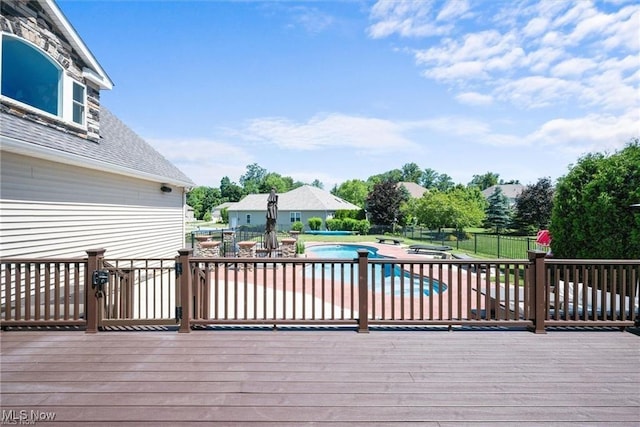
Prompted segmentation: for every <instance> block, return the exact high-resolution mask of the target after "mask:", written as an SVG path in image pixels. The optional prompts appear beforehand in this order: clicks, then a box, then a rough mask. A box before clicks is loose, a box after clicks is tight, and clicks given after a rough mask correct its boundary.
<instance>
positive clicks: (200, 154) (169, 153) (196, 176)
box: [146, 138, 255, 187]
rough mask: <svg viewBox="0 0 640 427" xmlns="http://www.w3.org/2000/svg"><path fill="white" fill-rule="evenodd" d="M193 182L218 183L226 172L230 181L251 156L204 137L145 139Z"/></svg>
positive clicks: (200, 183) (251, 158)
mask: <svg viewBox="0 0 640 427" xmlns="http://www.w3.org/2000/svg"><path fill="white" fill-rule="evenodd" d="M146 140H147V141H148V142H149V143H150V144H151V145H152V146H153V147H154V148H156V149H157V150H158V151H159V152H160V153H161V154H162V155H163V156H165V157H166V158H167V159H168V160H169V161H171V163H173V164H174V165H175V166H176V167H178V168H179V169H180V170H181V171H183V172H184V173H185V174H186V175H187V176H188V177H189V178H191V179H192V180H193V181H194V182H195V183H196V185H208V186H212V187H218V186H219V185H220V180H221V179H222V178H223V177H224V176H228V177H229V178H230V179H231V180H232V181H237V179H238V178H239V177H240V175H242V174H243V173H244V172H245V166H246V165H248V164H251V163H254V162H255V159H254V157H253V156H252V155H251V154H250V153H249V152H247V151H245V150H244V149H242V148H240V147H238V146H237V145H236V144H230V143H224V142H219V141H216V140H208V139H153V138H147V139H146Z"/></svg>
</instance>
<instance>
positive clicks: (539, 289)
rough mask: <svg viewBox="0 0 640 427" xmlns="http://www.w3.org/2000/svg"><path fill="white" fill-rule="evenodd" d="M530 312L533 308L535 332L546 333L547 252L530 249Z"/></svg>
mask: <svg viewBox="0 0 640 427" xmlns="http://www.w3.org/2000/svg"><path fill="white" fill-rule="evenodd" d="M528 255H529V261H531V262H532V265H531V266H530V267H529V269H530V270H529V272H530V273H529V295H528V296H529V313H531V311H532V310H533V316H534V317H533V332H535V333H536V334H546V333H547V331H546V330H545V326H544V324H545V320H546V310H547V284H546V282H545V267H544V257H545V253H544V252H540V251H529V252H528Z"/></svg>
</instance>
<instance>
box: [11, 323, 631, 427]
mask: <svg viewBox="0 0 640 427" xmlns="http://www.w3.org/2000/svg"><path fill="white" fill-rule="evenodd" d="M0 344H1V352H2V364H1V365H0V374H1V378H2V382H1V388H0V391H1V395H0V401H1V403H2V409H3V417H5V420H4V421H7V422H8V421H9V419H7V418H6V417H9V416H12V415H14V416H16V417H19V416H20V414H22V413H25V414H32V413H35V414H38V415H44V416H46V414H47V413H53V414H55V419H54V420H53V421H47V422H44V421H43V422H39V423H37V424H36V425H42V426H70V425H71V426H73V425H77V426H110V425H114V424H116V423H117V425H123V426H139V425H149V426H151V425H153V426H180V425H195V424H198V423H199V424H200V425H208V426H245V425H247V426H273V427H275V426H278V427H281V426H285V427H286V426H304V425H322V426H349V427H356V426H400V425H402V426H427V427H429V426H434V427H435V426H438V427H446V426H461V425H463V426H505V427H506V426H515V425H517V426H525V427H526V426H536V427H538V426H565V425H566V426H569V425H571V426H577V425H580V426H585V425H593V426H596V425H597V426H600V425H606V426H637V425H639V424H640V393H638V385H639V384H640V364H639V363H638V360H639V357H640V337H638V336H636V335H634V334H632V333H630V332H619V331H617V330H608V331H577V330H574V331H550V332H549V333H548V334H546V335H536V334H532V333H530V332H525V331H503V330H473V331H470V330H465V329H454V330H453V331H444V330H438V329H430V330H426V329H425V330H398V329H395V330H391V329H377V330H376V329H374V330H372V331H371V333H369V334H358V333H356V332H354V331H353V330H340V329H337V328H326V329H305V328H289V329H287V328H284V329H279V330H277V331H272V330H269V329H262V330H258V329H255V328H253V329H252V328H247V329H231V328H228V329H217V330H201V331H192V332H191V333H189V334H180V333H177V332H176V331H175V330H165V331H160V330H154V331H143V330H137V331H130V332H127V331H119V332H100V333H98V334H85V333H84V332H82V331H71V330H59V331H55V330H51V331H8V332H2V333H0ZM21 411H25V412H21ZM32 411H34V412H32Z"/></svg>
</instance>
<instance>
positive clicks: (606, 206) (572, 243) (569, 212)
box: [549, 138, 640, 259]
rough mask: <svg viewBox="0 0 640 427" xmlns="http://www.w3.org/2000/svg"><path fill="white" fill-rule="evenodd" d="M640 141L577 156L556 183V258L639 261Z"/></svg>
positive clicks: (553, 225) (553, 246) (553, 219)
mask: <svg viewBox="0 0 640 427" xmlns="http://www.w3.org/2000/svg"><path fill="white" fill-rule="evenodd" d="M636 203H640V142H639V140H638V139H637V138H635V139H633V140H632V141H631V142H630V143H629V144H628V145H627V146H626V147H625V148H624V149H623V150H621V151H619V152H615V153H613V154H610V155H609V154H604V153H591V154H587V155H585V156H583V157H581V158H580V159H579V160H578V162H577V163H576V165H574V166H573V167H572V168H571V169H570V171H569V173H568V174H567V175H565V176H564V177H562V178H560V179H559V180H558V184H557V185H556V192H555V197H554V203H553V209H552V213H551V225H550V227H549V230H550V231H551V237H552V241H551V249H552V251H553V254H554V256H555V257H559V258H586V259H593V258H605V259H638V258H640V212H634V210H633V209H632V208H631V205H633V204H636Z"/></svg>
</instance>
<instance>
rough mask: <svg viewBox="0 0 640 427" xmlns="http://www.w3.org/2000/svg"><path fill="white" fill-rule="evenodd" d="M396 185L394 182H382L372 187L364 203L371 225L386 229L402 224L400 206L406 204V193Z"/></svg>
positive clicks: (402, 215)
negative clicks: (385, 227)
mask: <svg viewBox="0 0 640 427" xmlns="http://www.w3.org/2000/svg"><path fill="white" fill-rule="evenodd" d="M396 184H397V182H396V181H383V182H381V183H379V184H376V185H374V186H373V190H371V192H370V193H369V195H368V196H367V203H366V205H367V208H366V209H367V213H368V215H369V220H370V221H371V223H372V224H375V225H382V226H387V227H393V226H395V225H403V224H404V214H403V213H402V212H401V210H400V206H401V205H402V203H403V202H406V193H403V192H402V190H401V189H399V188H398V187H397V185H396Z"/></svg>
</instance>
